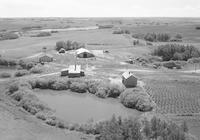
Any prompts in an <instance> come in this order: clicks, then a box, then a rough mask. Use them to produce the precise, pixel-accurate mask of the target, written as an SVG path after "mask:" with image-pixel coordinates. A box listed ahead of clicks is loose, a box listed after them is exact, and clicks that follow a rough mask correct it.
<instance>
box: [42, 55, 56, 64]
mask: <svg viewBox="0 0 200 140" xmlns="http://www.w3.org/2000/svg"><path fill="white" fill-rule="evenodd" d="M52 61H53V56H52V55H50V54H42V55H41V56H39V62H40V63H44V62H52Z"/></svg>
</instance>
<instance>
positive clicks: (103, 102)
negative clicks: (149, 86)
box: [36, 90, 141, 123]
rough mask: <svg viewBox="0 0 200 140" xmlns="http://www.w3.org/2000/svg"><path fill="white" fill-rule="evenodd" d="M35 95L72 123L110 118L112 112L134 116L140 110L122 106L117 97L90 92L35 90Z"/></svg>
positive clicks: (123, 115) (124, 116) (60, 116)
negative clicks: (104, 96) (103, 97)
mask: <svg viewBox="0 0 200 140" xmlns="http://www.w3.org/2000/svg"><path fill="white" fill-rule="evenodd" d="M36 93H37V94H36V95H37V96H38V97H39V98H40V100H41V101H43V102H45V103H46V104H47V105H48V106H49V107H50V108H52V109H54V110H55V114H56V116H58V117H59V118H61V119H63V120H65V121H67V122H72V123H84V122H87V121H90V120H93V121H101V120H105V119H110V118H111V117H112V115H113V114H115V116H121V117H122V118H127V117H132V118H135V117H137V116H138V115H140V114H141V112H139V111H137V110H134V109H128V108H126V107H124V106H123V105H122V104H121V103H120V102H119V100H118V99H112V98H109V99H100V98H98V97H96V96H94V95H91V94H78V93H72V92H70V91H56V92H55V91H52V90H37V91H36Z"/></svg>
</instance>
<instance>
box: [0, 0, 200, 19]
mask: <svg viewBox="0 0 200 140" xmlns="http://www.w3.org/2000/svg"><path fill="white" fill-rule="evenodd" d="M0 17H200V0H0Z"/></svg>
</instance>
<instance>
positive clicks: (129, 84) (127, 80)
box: [122, 72, 137, 88]
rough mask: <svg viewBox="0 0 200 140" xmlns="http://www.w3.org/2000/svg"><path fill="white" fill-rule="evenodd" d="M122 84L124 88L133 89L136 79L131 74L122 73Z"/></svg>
mask: <svg viewBox="0 0 200 140" xmlns="http://www.w3.org/2000/svg"><path fill="white" fill-rule="evenodd" d="M122 83H123V84H124V86H125V87H126V88H133V87H136V86H137V78H136V77H135V76H134V75H133V74H132V73H131V72H124V73H123V74H122Z"/></svg>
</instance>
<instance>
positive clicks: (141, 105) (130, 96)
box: [120, 87, 153, 111]
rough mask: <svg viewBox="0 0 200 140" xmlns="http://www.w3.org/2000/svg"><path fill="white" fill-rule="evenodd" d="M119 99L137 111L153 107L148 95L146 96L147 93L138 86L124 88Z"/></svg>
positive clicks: (148, 109) (149, 109)
mask: <svg viewBox="0 0 200 140" xmlns="http://www.w3.org/2000/svg"><path fill="white" fill-rule="evenodd" d="M120 101H121V103H122V104H123V105H124V106H126V107H128V108H134V109H137V110H139V111H151V110H152V109H153V104H152V102H151V100H150V97H148V95H147V93H145V91H144V90H143V89H142V88H139V87H136V88H133V89H126V90H125V91H124V92H123V93H122V94H121V95H120Z"/></svg>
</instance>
